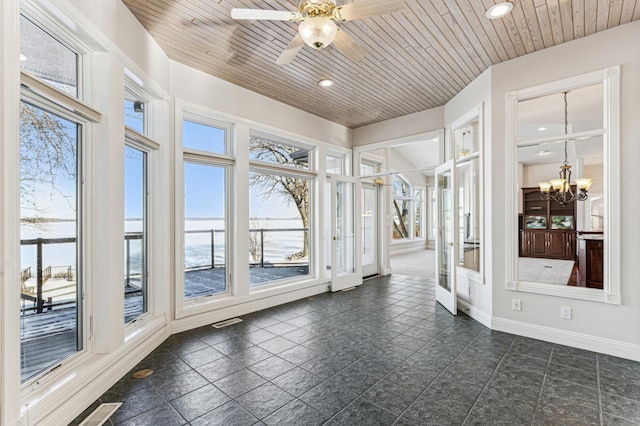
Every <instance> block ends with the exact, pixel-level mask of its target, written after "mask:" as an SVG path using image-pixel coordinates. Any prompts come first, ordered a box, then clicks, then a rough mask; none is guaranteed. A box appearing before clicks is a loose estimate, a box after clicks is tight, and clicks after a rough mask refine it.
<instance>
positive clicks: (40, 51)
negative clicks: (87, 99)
mask: <svg viewBox="0 0 640 426" xmlns="http://www.w3.org/2000/svg"><path fill="white" fill-rule="evenodd" d="M20 67H21V68H22V70H24V71H27V72H29V73H31V74H33V75H35V76H36V77H39V78H41V79H42V80H44V81H45V82H46V83H47V84H49V85H51V86H52V87H55V88H56V89H58V90H60V91H62V92H64V93H66V94H68V95H70V96H74V97H79V92H78V54H76V53H75V52H73V51H72V50H71V49H69V48H68V47H66V46H65V45H64V44H62V43H61V42H60V41H59V40H57V39H55V38H53V37H51V36H50V35H49V34H47V33H46V32H45V31H44V30H42V29H41V28H40V27H38V26H37V25H36V24H34V23H33V22H32V21H30V20H29V19H28V18H26V17H24V16H21V17H20Z"/></svg>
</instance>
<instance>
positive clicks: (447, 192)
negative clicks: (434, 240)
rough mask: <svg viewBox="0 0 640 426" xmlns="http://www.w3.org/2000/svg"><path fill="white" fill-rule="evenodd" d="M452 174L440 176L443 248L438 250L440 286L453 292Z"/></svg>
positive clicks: (447, 173) (440, 230) (439, 199)
mask: <svg viewBox="0 0 640 426" xmlns="http://www.w3.org/2000/svg"><path fill="white" fill-rule="evenodd" d="M451 184H452V179H451V172H450V171H446V172H444V173H442V174H440V175H438V206H439V208H438V216H439V219H440V220H439V223H440V229H439V230H438V231H439V235H438V239H439V240H440V243H441V246H440V249H439V250H438V256H439V257H440V262H439V265H440V270H439V271H438V274H439V277H440V279H439V280H438V284H439V285H440V286H441V287H443V288H445V289H446V290H447V291H451V282H450V277H451V271H452V270H453V269H452V265H451V260H450V259H451V250H452V249H453V220H452V219H453V188H452V185H451Z"/></svg>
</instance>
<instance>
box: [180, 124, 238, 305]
mask: <svg viewBox="0 0 640 426" xmlns="http://www.w3.org/2000/svg"><path fill="white" fill-rule="evenodd" d="M228 131H229V128H228V127H216V126H213V125H208V124H203V123H201V122H196V121H195V120H184V121H183V150H184V167H183V169H184V298H185V299H194V298H198V297H202V296H210V295H216V294H222V293H226V292H227V291H228V275H229V271H228V268H227V259H228V232H227V230H228V226H229V225H228V220H229V218H228V211H227V209H228V204H227V199H228V198H227V197H228V192H227V188H228V181H229V170H230V164H231V161H230V160H229V159H227V158H225V157H223V156H222V155H218V154H217V153H225V152H227V145H228V143H227V137H228V136H227V135H228Z"/></svg>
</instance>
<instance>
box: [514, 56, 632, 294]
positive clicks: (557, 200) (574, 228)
mask: <svg viewBox="0 0 640 426" xmlns="http://www.w3.org/2000/svg"><path fill="white" fill-rule="evenodd" d="M619 108H620V68H619V67H611V68H607V69H603V70H598V71H594V72H591V73H589V74H584V75H580V76H575V77H570V78H567V79H564V80H560V81H555V82H551V83H548V84H542V85H539V86H535V87H530V88H525V89H521V90H517V91H514V92H510V93H507V94H506V113H507V115H506V123H507V132H506V147H507V155H508V156H507V158H508V159H509V161H508V163H507V167H508V173H509V174H508V175H507V176H508V179H506V180H505V182H508V188H507V187H505V193H506V194H507V203H508V204H507V205H510V206H511V208H512V211H511V212H510V214H508V215H507V220H506V226H507V228H506V229H507V230H508V231H509V235H510V238H509V240H508V243H509V249H508V253H509V258H510V261H509V262H508V263H507V273H508V282H507V285H506V288H507V289H509V290H518V291H527V292H532V293H541V294H547V295H554V296H561V297H569V298H575V299H583V300H591V301H600V302H605V303H613V304H620V278H619V272H620V264H619V263H620V257H621V256H620V240H621V230H620V226H619V223H620V221H619V217H618V216H619V212H620V197H619V188H620V173H619V169H620V128H619V123H620V113H619ZM561 167H562V168H563V170H568V172H569V173H571V175H570V176H569V175H568V176H567V181H568V182H565V183H563V182H562V181H561V180H558V181H555V182H554V185H555V184H557V186H554V187H553V188H552V189H549V186H551V185H552V184H551V183H550V182H548V181H549V180H550V179H555V178H558V176H559V171H560V170H561ZM577 178H591V179H592V182H591V184H587V185H586V186H584V187H583V189H585V190H586V192H584V193H583V194H582V196H581V197H579V198H577V199H573V200H571V199H569V198H570V197H571V194H570V193H569V191H568V189H569V185H570V188H571V191H572V192H573V193H574V194H577V193H579V192H582V191H580V189H579V188H576V180H577ZM582 182H584V181H582ZM567 183H568V185H566V186H565V184H567ZM542 189H544V190H545V192H546V194H542V193H541V190H542ZM536 194H538V195H537V196H536ZM534 196H535V198H532V197H534ZM592 197H593V199H592V200H590V199H591V198H592ZM540 203H542V204H540ZM593 215H597V216H600V218H599V219H601V220H600V221H596V223H594V221H593V220H592V216H593ZM515 230H518V231H517V232H515ZM589 245H592V246H593V247H595V250H596V252H594V253H593V256H591V255H590V254H589V248H588V246H589ZM533 255H536V257H542V258H545V259H548V260H546V261H545V262H548V263H552V264H554V265H556V266H558V265H559V264H560V263H563V262H565V264H566V265H568V266H570V267H566V268H565V269H564V270H561V269H560V268H557V269H558V271H559V272H560V274H557V275H556V276H554V277H552V278H553V281H551V280H549V279H546V276H544V274H542V272H541V271H540V268H534V267H530V266H531V265H532V264H533V263H534V262H532V260H531V259H530V258H531V257H532V256H533ZM576 263H577V265H578V273H577V274H576V271H575V270H576V268H574V267H573V266H575V264H576ZM584 265H587V270H586V271H585V270H582V268H583V267H584ZM574 280H575V281H574Z"/></svg>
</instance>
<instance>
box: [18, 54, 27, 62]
mask: <svg viewBox="0 0 640 426" xmlns="http://www.w3.org/2000/svg"><path fill="white" fill-rule="evenodd" d="M26 60H27V57H26V55H25V54H24V53H21V54H20V61H22V62H24V61H26Z"/></svg>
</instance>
